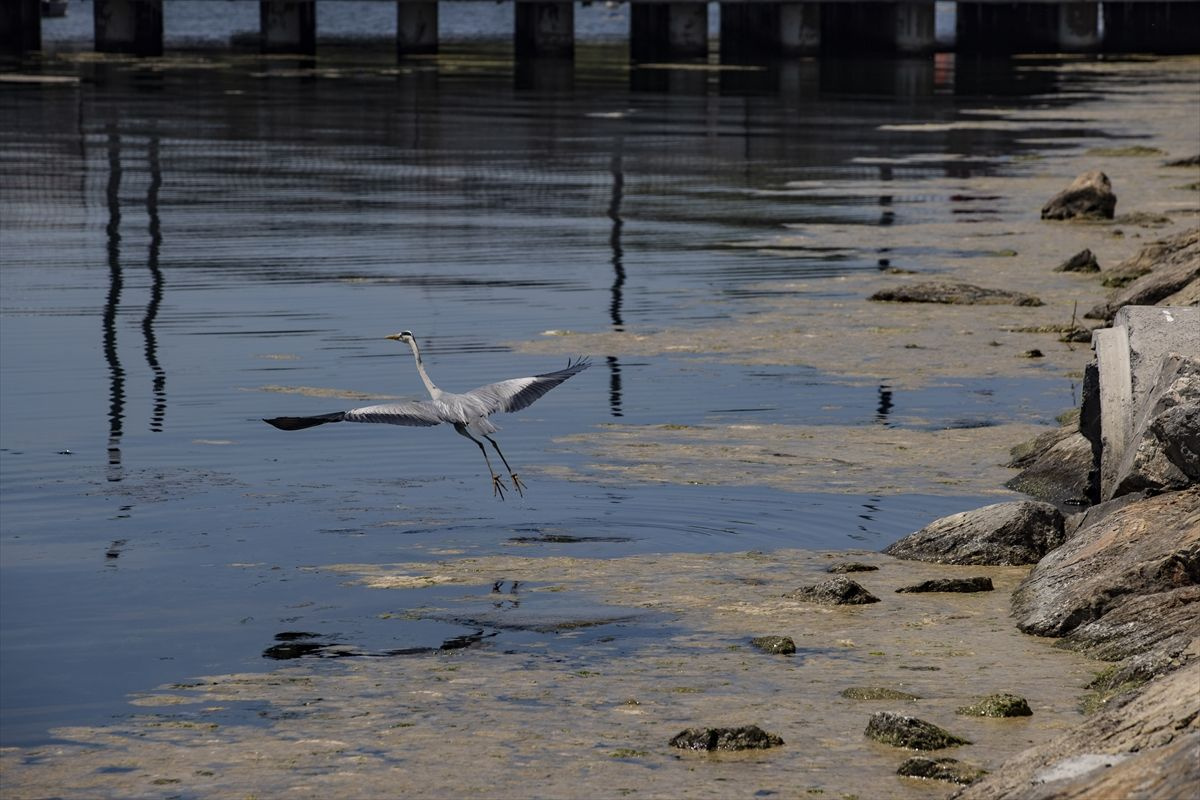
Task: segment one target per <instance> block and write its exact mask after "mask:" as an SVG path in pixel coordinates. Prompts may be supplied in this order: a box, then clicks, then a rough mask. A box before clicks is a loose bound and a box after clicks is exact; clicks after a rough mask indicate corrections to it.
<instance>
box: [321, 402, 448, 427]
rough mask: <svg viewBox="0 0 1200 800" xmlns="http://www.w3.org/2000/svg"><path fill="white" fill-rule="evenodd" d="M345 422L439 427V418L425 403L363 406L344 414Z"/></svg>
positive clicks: (429, 404) (430, 406)
mask: <svg viewBox="0 0 1200 800" xmlns="http://www.w3.org/2000/svg"><path fill="white" fill-rule="evenodd" d="M343 421H345V422H382V423H385V424H388V425H411V426H414V427H428V426H431V425H440V424H441V423H442V419H441V417H439V416H438V413H437V409H435V408H434V407H433V404H432V403H429V402H427V401H411V402H403V403H384V404H383V405H378V406H363V407H362V408H355V409H351V410H350V411H347V412H346V416H345V417H344V418H343Z"/></svg>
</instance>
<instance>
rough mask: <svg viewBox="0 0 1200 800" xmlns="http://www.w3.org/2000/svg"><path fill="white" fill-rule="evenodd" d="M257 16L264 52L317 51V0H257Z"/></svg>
mask: <svg viewBox="0 0 1200 800" xmlns="http://www.w3.org/2000/svg"><path fill="white" fill-rule="evenodd" d="M258 18H259V35H260V37H261V48H262V51H263V52H264V53H296V54H300V55H315V54H316V52H317V3H316V0H259V4H258Z"/></svg>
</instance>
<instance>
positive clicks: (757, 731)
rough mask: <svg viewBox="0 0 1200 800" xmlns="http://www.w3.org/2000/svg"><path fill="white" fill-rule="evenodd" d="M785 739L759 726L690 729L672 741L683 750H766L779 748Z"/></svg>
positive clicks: (673, 745)
mask: <svg viewBox="0 0 1200 800" xmlns="http://www.w3.org/2000/svg"><path fill="white" fill-rule="evenodd" d="M781 744H783V739H781V738H779V737H778V736H776V735H775V734H773V733H767V732H766V731H764V730H763V729H762V728H760V727H758V726H757V725H743V726H742V727H740V728H688V729H687V730H685V731H681V732H680V733H677V734H676V735H675V736H674V737H672V739H671V746H672V747H678V748H680V749H681V750H765V749H767V748H768V747H778V746H779V745H781Z"/></svg>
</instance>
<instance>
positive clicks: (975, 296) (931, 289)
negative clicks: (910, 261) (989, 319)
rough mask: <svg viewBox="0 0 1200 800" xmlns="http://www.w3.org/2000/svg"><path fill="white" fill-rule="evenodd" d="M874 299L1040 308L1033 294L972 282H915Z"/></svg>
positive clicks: (882, 291)
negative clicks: (987, 286)
mask: <svg viewBox="0 0 1200 800" xmlns="http://www.w3.org/2000/svg"><path fill="white" fill-rule="evenodd" d="M868 299H870V300H874V301H876V302H887V303H944V304H948V305H968V306H970V305H992V306H996V305H1011V306H1040V305H1042V301H1041V300H1039V299H1038V298H1036V297H1034V296H1033V295H1031V294H1024V293H1022V292H1010V291H1007V290H1005V289H986V288H984V287H982V286H974V285H972V284H969V283H943V282H936V281H932V282H928V283H913V284H907V285H904V286H898V287H896V288H895V289H881V290H880V291H878V292H876V293H875V294H873V295H871V296H870V298H868Z"/></svg>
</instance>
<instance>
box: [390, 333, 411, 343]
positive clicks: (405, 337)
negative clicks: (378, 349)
mask: <svg viewBox="0 0 1200 800" xmlns="http://www.w3.org/2000/svg"><path fill="white" fill-rule="evenodd" d="M384 338H385V339H393V340H395V341H397V342H405V343H411V342H412V340H413V335H412V331H400V332H399V333H393V334H390V335H388V336H385V337H384Z"/></svg>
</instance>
